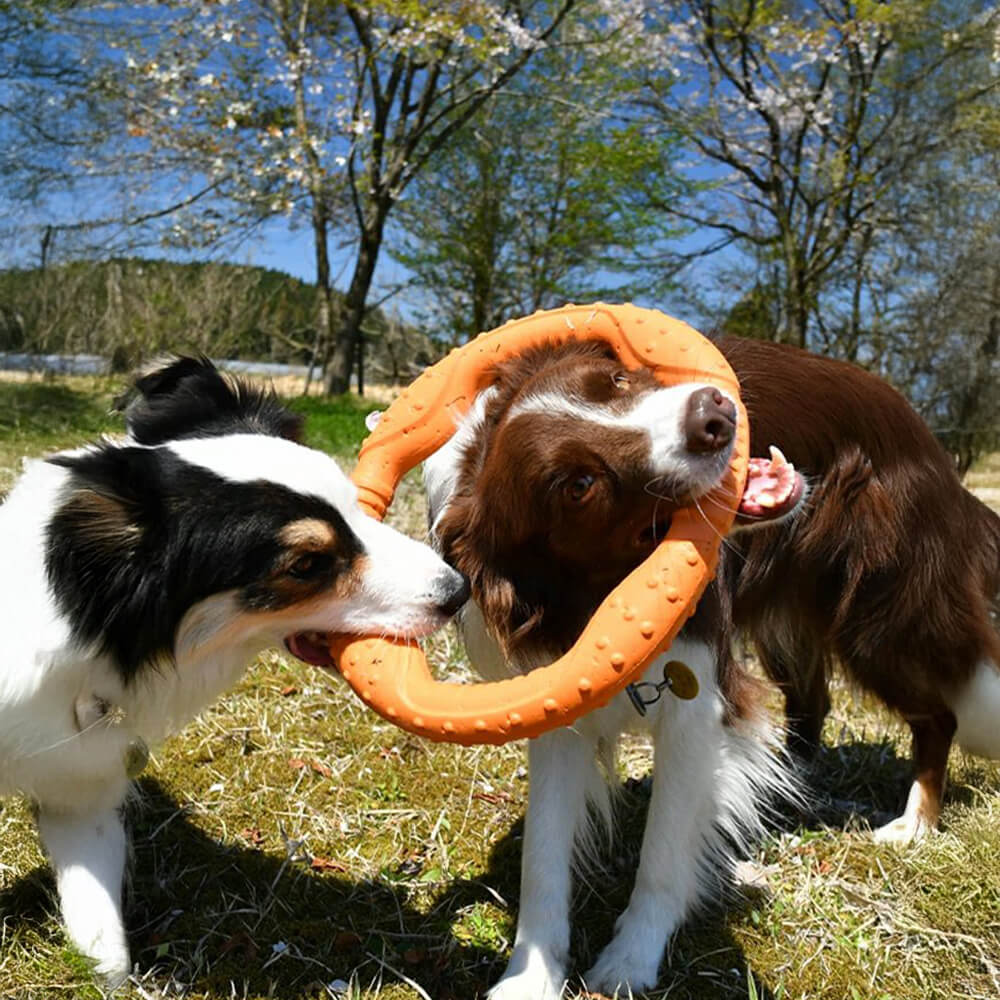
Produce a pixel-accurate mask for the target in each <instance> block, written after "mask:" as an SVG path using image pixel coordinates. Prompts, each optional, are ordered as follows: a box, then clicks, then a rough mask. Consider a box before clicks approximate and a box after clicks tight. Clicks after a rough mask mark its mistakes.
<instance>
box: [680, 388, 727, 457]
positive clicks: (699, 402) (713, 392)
mask: <svg viewBox="0 0 1000 1000" xmlns="http://www.w3.org/2000/svg"><path fill="white" fill-rule="evenodd" d="M735 431H736V406H735V404H734V403H733V401H732V400H731V399H727V398H726V397H725V396H724V395H723V394H722V393H721V392H720V391H719V390H718V389H716V388H715V387H714V386H706V387H705V388H704V389H696V390H695V391H694V392H692V393H691V395H690V396H689V397H688V405H687V413H686V414H685V416H684V437H685V439H686V443H687V448H688V451H693V452H708V451H719V449H721V448H724V447H725V446H726V445H727V444H729V442H730V441H732V439H733V434H734V433H735Z"/></svg>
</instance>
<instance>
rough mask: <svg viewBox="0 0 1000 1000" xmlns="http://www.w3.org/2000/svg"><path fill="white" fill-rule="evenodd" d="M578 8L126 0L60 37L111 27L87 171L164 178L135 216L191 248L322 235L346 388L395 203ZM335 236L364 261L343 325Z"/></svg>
mask: <svg viewBox="0 0 1000 1000" xmlns="http://www.w3.org/2000/svg"><path fill="white" fill-rule="evenodd" d="M576 2H577V0H527V2H523V3H519V4H517V5H514V6H511V5H509V4H504V3H500V2H497V0H454V2H449V3H436V2H435V3H431V2H423V0H377V2H372V3H351V2H343V0H340V2H334V0H233V2H227V0H220V2H218V3H214V4H203V3H200V2H197V0H175V2H173V3H169V4H163V3H142V4H122V3H117V4H104V5H100V7H97V8H94V9H92V10H91V9H89V8H83V9H81V10H76V9H73V10H71V11H69V12H67V13H65V14H64V15H63V16H62V18H61V20H60V22H59V30H62V31H65V32H68V33H70V34H73V33H74V32H78V31H79V30H81V29H82V26H83V24H84V17H85V16H86V18H87V23H86V26H87V29H88V30H89V31H91V32H92V33H93V32H94V31H95V29H99V35H100V38H101V39H102V46H101V47H100V56H101V60H100V66H99V69H98V70H97V71H95V73H94V74H92V76H91V77H90V79H89V81H88V86H89V87H90V88H91V91H92V92H95V93H99V94H100V95H101V97H102V100H103V102H104V103H103V109H104V110H105V111H106V112H107V113H108V114H109V115H112V116H113V117H116V119H117V127H116V129H114V130H113V134H112V139H113V141H109V142H107V143H103V144H101V145H100V147H99V148H95V150H94V151H93V152H92V155H91V158H90V163H89V165H88V168H87V169H89V170H90V171H91V173H92V174H93V175H100V176H107V175H108V173H109V172H110V171H113V170H114V169H116V167H117V169H119V171H121V172H122V173H126V172H127V173H128V174H129V175H130V176H136V175H139V174H141V173H144V174H146V175H148V176H154V177H155V178H156V183H155V184H154V185H153V186H152V187H151V188H147V189H146V190H147V191H149V192H150V193H152V194H153V195H155V196H156V197H159V198H160V199H161V201H162V203H163V205H164V208H163V211H162V213H159V214H158V213H156V212H155V211H154V210H153V209H152V208H150V207H148V206H143V208H142V210H141V211H139V212H135V213H134V216H135V218H136V219H137V220H139V221H141V222H143V223H144V224H147V225H148V224H150V223H155V222H163V223H164V224H165V226H166V228H165V229H164V228H161V229H160V230H159V232H160V233H161V235H162V236H163V237H164V238H166V239H168V240H169V241H170V243H171V245H172V246H175V247H176V246H180V247H183V248H187V249H195V248H198V247H206V246H210V245H213V246H218V245H219V244H220V242H222V241H224V240H226V239H228V240H230V241H233V240H238V239H240V238H243V237H245V236H246V234H247V233H248V232H250V231H252V230H253V228H254V227H256V226H259V225H261V224H262V223H263V222H265V221H266V220H268V219H270V218H273V217H275V216H286V217H287V218H289V219H290V220H292V222H293V223H294V224H306V225H308V226H309V227H310V230H311V233H312V242H313V246H314V250H315V263H316V275H317V289H318V312H319V324H318V326H319V329H320V334H321V343H320V344H319V353H320V355H321V357H322V360H323V361H324V362H325V363H326V364H327V385H328V388H329V390H330V391H343V390H344V389H346V388H347V386H348V382H349V379H350V375H351V372H352V369H353V365H354V360H355V357H356V354H357V348H358V342H359V337H360V331H361V324H362V322H363V320H364V316H365V311H366V308H367V307H368V298H369V293H370V290H371V287H372V281H373V278H374V274H375V269H376V266H377V263H378V259H379V255H380V252H381V249H382V244H383V238H384V233H385V229H386V225H387V222H388V220H389V218H390V214H391V212H392V210H393V208H394V206H395V204H396V201H397V199H398V198H399V197H400V195H401V194H402V192H403V191H404V190H405V189H406V187H407V186H408V185H409V184H410V183H411V181H412V180H413V178H414V177H416V176H418V175H419V174H420V173H421V172H422V171H423V170H424V169H426V168H427V166H428V164H429V163H430V161H431V159H432V158H433V156H434V154H435V153H436V152H437V151H438V150H440V149H441V148H442V147H443V146H445V145H446V144H447V143H448V142H449V141H450V140H451V139H452V137H453V136H454V135H456V134H457V133H458V132H459V131H460V130H461V129H462V127H463V126H464V125H465V123H466V122H467V121H468V120H469V119H470V118H471V117H472V116H473V115H474V114H475V113H476V111H477V110H478V108H479V107H480V106H481V105H482V104H483V103H484V102H485V101H486V100H487V99H488V98H489V96H490V95H491V94H492V93H494V92H495V91H497V90H498V89H499V88H501V87H503V86H505V85H506V84H507V83H508V82H509V81H511V80H512V79H513V78H514V77H516V75H517V74H518V73H519V72H520V70H521V69H522V68H523V67H524V66H525V65H526V64H527V63H528V61H529V60H530V59H531V57H532V55H533V53H534V52H535V51H536V50H537V49H539V48H540V47H542V46H544V45H546V44H547V43H548V40H549V39H550V38H551V37H552V36H553V35H554V33H555V32H556V31H557V29H558V28H559V26H560V25H561V24H562V23H563V22H564V20H565V19H566V17H567V15H568V14H569V13H570V11H571V10H572V9H573V7H574V6H575V4H576ZM108 131H109V132H110V131H111V130H108ZM112 147H113V149H112ZM181 195H183V198H182V197H181ZM338 233H339V235H340V236H342V237H343V238H344V240H345V242H346V243H347V244H348V246H349V248H350V252H351V254H352V255H353V264H352V265H351V277H350V281H349V285H348V289H347V293H346V296H345V299H344V309H343V313H342V316H341V318H340V322H339V329H335V310H334V307H333V302H332V298H331V287H332V280H331V263H330V260H331V245H332V242H333V240H334V239H336V238H337V236H338Z"/></svg>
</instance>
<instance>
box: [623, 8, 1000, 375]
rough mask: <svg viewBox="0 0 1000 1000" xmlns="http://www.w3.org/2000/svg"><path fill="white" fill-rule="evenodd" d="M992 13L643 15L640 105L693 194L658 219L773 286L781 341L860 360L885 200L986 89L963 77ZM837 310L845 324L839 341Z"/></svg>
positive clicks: (942, 147)
mask: <svg viewBox="0 0 1000 1000" xmlns="http://www.w3.org/2000/svg"><path fill="white" fill-rule="evenodd" d="M998 17H1000V14H998V12H997V11H996V9H995V8H994V7H993V6H991V5H988V4H986V3H981V4H975V5H974V4H952V3H950V2H949V0H894V2H885V3H875V2H870V0H777V2H768V3H765V2H762V0H693V2H683V3H672V4H669V5H652V4H651V5H649V9H648V10H647V11H646V14H645V23H646V26H647V28H648V31H649V34H648V35H647V51H648V52H649V53H652V54H651V55H647V54H645V53H643V54H641V55H640V56H639V57H638V58H637V61H636V64H637V65H638V72H639V73H640V75H641V76H642V78H643V80H644V83H645V90H644V92H643V94H642V97H641V99H640V102H639V104H640V106H641V108H642V109H643V110H644V112H645V113H646V114H648V115H649V116H650V120H651V121H654V122H659V123H662V124H663V125H664V126H666V127H667V128H669V129H670V130H671V132H679V133H680V134H681V135H683V136H684V138H685V139H686V141H687V143H688V145H689V148H690V150H691V152H692V153H693V154H694V156H693V157H692V159H691V161H690V166H689V171H690V174H689V176H690V178H691V179H692V180H701V181H702V182H703V183H702V185H701V188H700V190H699V193H698V194H697V196H696V197H695V198H693V199H690V200H688V201H686V202H684V203H683V204H663V206H662V207H663V210H664V211H665V212H667V213H668V214H669V215H670V216H671V217H673V218H680V219H683V220H685V221H687V222H690V223H691V224H693V225H695V226H697V227H701V228H704V229H705V230H708V231H711V232H713V233H715V234H716V236H717V239H716V240H715V241H714V242H712V243H710V244H709V245H708V246H707V247H705V248H703V249H702V250H701V251H700V255H701V256H704V255H705V254H707V253H715V252H717V251H719V250H721V249H725V248H731V252H732V251H733V250H735V251H738V252H739V253H740V254H741V255H743V257H744V259H748V260H749V261H750V262H751V265H752V267H754V268H756V270H757V272H758V274H759V275H760V279H761V281H762V283H763V284H765V285H768V284H770V285H773V287H774V288H775V289H776V293H777V296H778V306H779V317H778V323H777V336H778V338H779V339H781V340H786V341H790V342H793V343H797V344H800V345H803V346H804V345H806V344H809V343H812V344H814V346H821V347H823V348H824V349H826V350H828V351H833V352H835V353H839V354H841V355H843V356H847V357H859V356H860V355H861V350H862V344H861V337H862V333H863V330H862V326H863V323H864V316H865V313H866V309H867V303H866V302H865V300H864V296H865V294H866V293H865V280H864V274H865V268H866V266H867V265H868V263H869V262H870V259H871V256H872V255H873V254H874V253H876V252H878V250H879V247H880V245H881V242H882V240H883V238H884V236H885V234H886V233H892V232H893V231H894V229H895V227H896V224H897V221H898V219H897V215H896V212H895V211H894V205H893V203H892V200H891V195H892V193H893V192H894V191H896V190H898V189H899V187H900V185H901V184H902V183H903V182H904V180H905V178H906V177H907V176H908V175H910V174H912V172H913V171H914V170H915V169H916V168H917V167H918V166H919V165H920V164H921V163H922V162H923V161H925V160H926V159H927V158H933V157H942V156H945V155H947V151H948V149H949V148H950V146H951V144H952V143H953V142H954V141H955V138H956V135H957V134H958V132H959V131H960V130H961V128H962V125H963V120H962V111H963V109H966V108H968V107H970V106H973V105H975V104H976V103H977V102H980V101H982V100H984V99H985V98H986V97H987V96H988V95H990V94H991V93H993V91H994V90H995V89H996V87H997V85H998V80H997V78H996V77H995V76H993V75H991V74H989V73H988V72H985V73H980V74H970V73H969V72H968V71H967V68H968V66H970V65H978V66H980V67H984V66H985V64H986V63H987V61H988V59H989V54H990V53H991V52H992V43H993V37H994V34H995V32H996V29H997V23H998ZM678 76H679V79H678ZM706 182H707V183H706ZM831 305H832V306H833V307H836V308H837V309H839V310H840V311H841V312H842V314H843V315H845V316H846V318H847V322H846V323H844V324H841V325H840V327H839V329H838V330H837V333H836V337H835V338H834V337H833V335H832V331H831V328H830V326H829V324H826V325H824V316H825V315H826V313H827V311H828V310H829V309H830V308H831Z"/></svg>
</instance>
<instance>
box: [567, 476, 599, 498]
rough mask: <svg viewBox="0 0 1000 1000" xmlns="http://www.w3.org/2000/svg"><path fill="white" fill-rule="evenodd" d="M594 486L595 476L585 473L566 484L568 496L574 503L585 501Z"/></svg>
mask: <svg viewBox="0 0 1000 1000" xmlns="http://www.w3.org/2000/svg"><path fill="white" fill-rule="evenodd" d="M593 488H594V477H593V476H591V475H588V474H587V473H584V474H583V475H582V476H577V477H576V478H575V479H571V480H570V481H569V482H568V483H567V484H566V496H567V497H569V499H570V500H572V501H573V503H583V501H584V500H586V499H587V497H588V496H590V493H591V491H592V490H593Z"/></svg>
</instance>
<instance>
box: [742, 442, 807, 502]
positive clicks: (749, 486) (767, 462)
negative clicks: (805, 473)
mask: <svg viewBox="0 0 1000 1000" xmlns="http://www.w3.org/2000/svg"><path fill="white" fill-rule="evenodd" d="M747 466H748V468H747V482H746V486H745V487H744V489H743V498H742V500H740V506H739V513H740V514H743V515H745V516H746V517H752V518H758V519H759V518H772V517H780V516H781V515H782V514H784V513H786V512H787V511H789V510H790V509H791V508H792V507H794V506H795V504H797V503H798V502H799V500H800V498H801V497H802V492H803V485H804V484H803V482H802V477H801V476H800V475H799V474H798V472H796V471H795V466H794V465H792V463H791V462H789V461H788V459H787V458H785V456H784V455H782V454H781V452H780V451H779V450H778V449H777V448H775V447H774V445H771V457H770V458H751V459H750V461H749V462H748V463H747Z"/></svg>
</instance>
